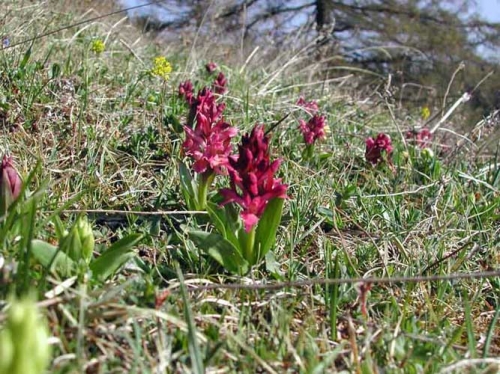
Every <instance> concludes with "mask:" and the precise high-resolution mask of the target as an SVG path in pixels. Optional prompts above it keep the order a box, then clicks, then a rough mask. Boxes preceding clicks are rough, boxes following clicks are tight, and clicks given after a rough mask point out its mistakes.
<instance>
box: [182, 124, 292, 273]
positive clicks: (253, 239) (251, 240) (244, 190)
mask: <svg viewBox="0 0 500 374" xmlns="http://www.w3.org/2000/svg"><path fill="white" fill-rule="evenodd" d="M280 163H281V160H274V161H272V162H271V160H270V155H269V137H268V136H266V135H265V134H264V127H263V126H262V125H257V126H255V127H254V128H253V130H252V131H251V133H250V134H246V135H244V136H243V137H242V140H241V144H240V145H239V146H238V154H237V155H233V156H230V157H229V159H228V171H229V177H230V188H223V189H221V190H220V197H222V201H221V202H220V205H216V204H213V203H210V204H208V206H207V209H208V213H209V215H210V218H211V222H212V223H213V224H214V226H215V227H216V228H217V230H218V231H219V233H220V235H219V234H215V233H206V232H201V231H193V232H191V233H190V236H191V238H192V239H193V241H195V243H196V244H197V245H198V246H199V247H201V248H203V249H205V250H206V251H207V252H208V253H209V254H210V255H211V256H212V257H214V258H215V259H216V260H217V261H218V262H220V263H221V264H222V265H223V266H224V267H226V269H228V270H229V271H231V272H233V273H239V274H243V273H246V272H247V271H248V270H249V269H250V266H252V265H255V264H257V263H258V262H259V261H260V260H262V258H263V257H264V256H265V255H266V253H267V252H268V251H269V250H270V249H271V247H272V245H273V244H274V241H275V238H276V231H277V229H278V225H279V223H280V221H281V212H282V208H283V201H284V199H286V198H287V195H286V191H287V188H288V186H287V185H285V184H282V183H281V179H280V178H275V177H274V175H275V173H276V172H277V171H278V168H279V166H280ZM237 206H239V207H240V212H239V218H238V210H237V209H236V208H237Z"/></svg>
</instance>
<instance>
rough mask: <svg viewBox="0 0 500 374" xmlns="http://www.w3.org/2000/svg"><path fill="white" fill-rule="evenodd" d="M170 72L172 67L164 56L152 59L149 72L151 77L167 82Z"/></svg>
mask: <svg viewBox="0 0 500 374" xmlns="http://www.w3.org/2000/svg"><path fill="white" fill-rule="evenodd" d="M171 72H172V65H171V64H170V62H169V61H168V60H167V58H166V57H165V56H158V57H155V58H154V60H153V67H152V68H151V70H150V71H149V73H150V74H151V75H153V76H156V77H160V78H162V79H164V80H165V81H168V80H169V78H170V73H171Z"/></svg>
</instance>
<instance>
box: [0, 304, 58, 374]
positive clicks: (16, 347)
mask: <svg viewBox="0 0 500 374" xmlns="http://www.w3.org/2000/svg"><path fill="white" fill-rule="evenodd" d="M48 336H49V335H48V329H47V326H46V323H45V321H44V319H43V318H42V317H41V316H40V314H39V312H38V310H37V307H36V304H35V302H34V301H33V300H32V299H31V298H26V299H23V300H11V302H10V306H9V309H8V310H7V321H6V324H5V327H4V329H3V330H2V331H0V374H39V373H42V372H44V370H45V369H46V367H47V365H48V364H49V361H50V356H51V352H50V346H49V345H48V343H47V339H48Z"/></svg>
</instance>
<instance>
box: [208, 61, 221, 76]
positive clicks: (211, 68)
mask: <svg viewBox="0 0 500 374" xmlns="http://www.w3.org/2000/svg"><path fill="white" fill-rule="evenodd" d="M217 68H218V66H217V64H216V63H215V62H209V63H208V64H206V65H205V69H206V70H207V73H209V74H212V73H213V72H214V71H215V70H217Z"/></svg>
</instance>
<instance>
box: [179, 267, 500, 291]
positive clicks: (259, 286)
mask: <svg viewBox="0 0 500 374" xmlns="http://www.w3.org/2000/svg"><path fill="white" fill-rule="evenodd" d="M496 277H500V270H494V271H483V272H473V273H452V274H446V275H430V276H416V277H393V278H343V279H328V278H316V279H308V280H303V281H294V282H276V283H250V284H237V283H230V284H209V285H206V286H197V287H195V288H190V289H189V291H211V290H266V291H276V290H281V289H283V288H297V287H307V286H324V285H340V284H356V283H362V284H367V283H376V284H395V283H425V282H438V281H452V280H471V279H488V278H496Z"/></svg>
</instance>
